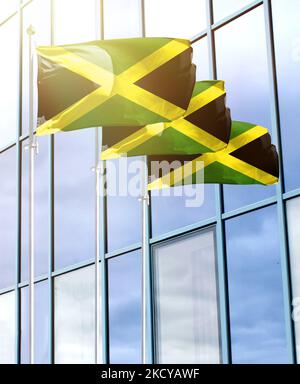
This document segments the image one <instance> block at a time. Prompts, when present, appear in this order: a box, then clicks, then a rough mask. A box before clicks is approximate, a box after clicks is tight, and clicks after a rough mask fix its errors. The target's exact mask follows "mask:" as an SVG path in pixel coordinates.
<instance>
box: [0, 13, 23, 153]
mask: <svg viewBox="0 0 300 384" xmlns="http://www.w3.org/2000/svg"><path fill="white" fill-rule="evenodd" d="M18 20H19V19H18V17H17V16H14V17H13V18H12V19H10V20H9V21H7V22H6V23H5V24H4V25H2V26H1V28H0V49H1V52H5V54H3V55H1V71H0V84H1V87H0V99H1V103H0V132H1V135H0V150H1V148H3V147H5V146H7V145H8V144H10V143H12V142H14V141H15V140H16V133H17V127H18V124H19V42H18V38H19V30H18Z"/></svg>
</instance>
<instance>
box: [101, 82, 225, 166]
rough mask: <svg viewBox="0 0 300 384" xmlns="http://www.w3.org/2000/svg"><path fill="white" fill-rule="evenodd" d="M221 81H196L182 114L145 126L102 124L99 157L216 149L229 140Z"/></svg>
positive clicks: (222, 83)
mask: <svg viewBox="0 0 300 384" xmlns="http://www.w3.org/2000/svg"><path fill="white" fill-rule="evenodd" d="M230 131H231V118H230V111H229V109H227V108H226V91H225V87H224V81H198V82H197V83H196V84H195V88H194V91H193V95H192V98H191V101H190V104H189V107H188V109H187V111H186V113H185V114H184V116H183V117H180V118H179V119H177V120H173V121H172V122H170V123H157V124H150V125H146V126H145V127H134V126H133V127H125V126H123V127H103V137H102V143H103V146H104V149H103V152H102V154H101V158H102V160H108V159H113V158H118V157H120V156H124V155H125V156H139V155H192V154H202V153H207V152H216V151H219V150H221V149H223V148H225V147H226V146H227V144H228V142H229V139H230Z"/></svg>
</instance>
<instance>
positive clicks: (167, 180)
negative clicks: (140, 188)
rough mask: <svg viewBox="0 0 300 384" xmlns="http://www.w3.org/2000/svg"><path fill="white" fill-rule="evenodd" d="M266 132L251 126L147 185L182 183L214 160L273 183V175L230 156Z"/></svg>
mask: <svg viewBox="0 0 300 384" xmlns="http://www.w3.org/2000/svg"><path fill="white" fill-rule="evenodd" d="M267 133H268V130H267V129H266V128H264V127H261V126H256V127H253V128H252V129H250V130H248V131H247V132H245V133H242V134H241V135H239V136H237V137H235V138H234V139H232V140H230V143H229V145H228V146H227V147H226V148H225V149H223V150H222V151H219V152H216V153H206V154H204V155H202V156H199V157H198V158H196V159H194V160H193V161H192V166H191V165H190V163H187V164H185V165H183V166H182V167H179V168H177V169H175V170H174V171H172V172H170V173H168V174H166V175H164V176H163V177H161V178H159V179H157V180H155V181H153V182H152V183H150V184H149V185H148V189H149V190H154V189H163V188H169V187H170V186H173V185H176V184H178V183H182V182H183V180H184V179H186V178H188V177H190V176H192V174H194V173H196V172H199V171H200V170H201V169H203V168H206V167H208V166H209V165H210V164H212V163H214V162H219V163H221V164H223V165H225V166H227V167H229V168H232V169H234V170H236V171H237V172H240V173H242V174H244V175H246V176H248V177H250V178H252V179H254V180H257V181H258V182H259V183H261V184H265V185H269V184H275V183H276V182H277V181H278V180H277V178H276V177H275V176H272V175H270V174H269V173H267V172H265V171H263V170H261V169H259V168H257V167H254V166H253V165H250V164H248V163H246V162H245V161H242V160H239V159H237V158H236V157H234V156H232V155H231V153H232V152H234V151H236V150H237V149H239V148H242V147H244V146H245V145H247V144H249V143H250V142H252V141H254V140H256V139H258V138H259V137H262V136H264V135H265V134H267Z"/></svg>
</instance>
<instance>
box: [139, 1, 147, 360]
mask: <svg viewBox="0 0 300 384" xmlns="http://www.w3.org/2000/svg"><path fill="white" fill-rule="evenodd" d="M140 11H141V13H140V17H141V32H142V37H145V36H146V23H145V2H144V0H140ZM141 179H142V180H141V201H142V271H141V274H142V276H141V277H142V363H143V364H147V272H148V268H147V263H148V209H149V193H148V164H147V156H143V168H142V175H141Z"/></svg>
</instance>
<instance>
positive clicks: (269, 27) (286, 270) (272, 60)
mask: <svg viewBox="0 0 300 384" xmlns="http://www.w3.org/2000/svg"><path fill="white" fill-rule="evenodd" d="M263 3H264V13H265V25H266V38H267V59H268V69H269V76H270V91H271V112H272V113H271V115H272V127H273V130H272V133H273V138H274V139H275V140H274V141H275V144H276V145H277V148H278V153H279V168H280V174H281V177H280V180H279V183H278V184H277V187H276V196H277V215H278V224H279V242H280V255H281V269H282V283H283V301H284V317H285V328H286V337H287V344H288V345H287V346H288V354H289V360H290V362H291V363H296V360H297V358H296V343H295V330H294V324H293V320H292V316H291V313H292V310H293V309H292V283H291V271H290V260H289V249H288V233H287V216H286V206H285V202H284V200H283V193H284V168H283V160H282V148H281V131H280V125H281V124H280V110H279V96H278V82H277V73H276V55H275V41H274V30H273V16H272V4H271V0H264V1H263Z"/></svg>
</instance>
